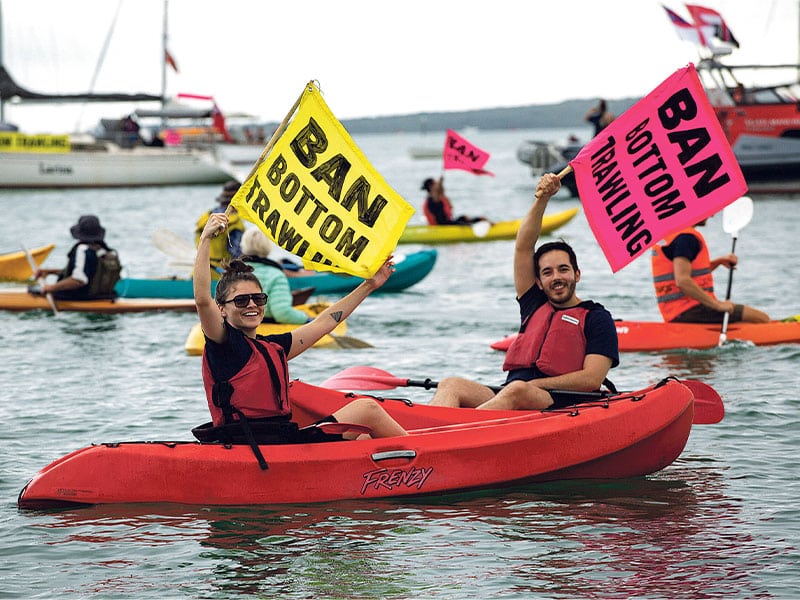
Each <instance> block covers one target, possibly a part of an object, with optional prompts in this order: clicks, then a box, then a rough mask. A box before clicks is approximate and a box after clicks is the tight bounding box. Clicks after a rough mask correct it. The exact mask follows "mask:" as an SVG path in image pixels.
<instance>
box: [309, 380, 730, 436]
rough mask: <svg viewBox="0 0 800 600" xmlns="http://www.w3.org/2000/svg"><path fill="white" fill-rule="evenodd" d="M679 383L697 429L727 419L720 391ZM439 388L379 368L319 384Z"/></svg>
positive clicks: (566, 396) (556, 393)
mask: <svg viewBox="0 0 800 600" xmlns="http://www.w3.org/2000/svg"><path fill="white" fill-rule="evenodd" d="M678 381H680V383H682V384H683V385H685V386H686V387H688V388H689V389H690V390H691V391H692V393H693V394H694V419H693V420H692V423H695V424H697V425H710V424H713V423H719V422H720V421H721V420H722V418H723V417H724V416H725V407H724V405H723V404H722V398H721V397H720V395H719V394H718V393H717V391H716V390H715V389H714V388H713V387H711V386H710V385H708V384H707V383H703V382H702V381H696V380H691V379H680V380H678ZM438 385H439V382H438V381H432V380H431V379H422V380H417V379H406V378H402V377H396V376H394V375H392V374H391V373H389V372H387V371H384V370H382V369H378V368H376V367H348V368H347V369H344V370H343V371H340V372H339V373H337V374H335V375H332V376H331V377H329V378H328V379H326V380H325V381H323V382H322V383H320V384H319V386H320V387H324V388H330V389H336V390H342V389H345V390H391V389H394V388H398V387H421V388H425V389H426V390H430V389H433V388H435V387H437V386H438ZM488 387H489V388H490V389H491V390H492V391H494V392H499V391H500V390H501V389H502V388H501V387H500V386H491V385H490V386H488ZM547 391H548V392H549V393H550V395H551V396H552V397H553V399H554V400H556V401H559V402H561V403H565V402H572V403H578V402H591V401H593V400H604V399H606V398H611V397H613V396H615V395H619V394H622V393H625V392H617V393H616V394H614V393H611V392H578V391H574V390H547Z"/></svg>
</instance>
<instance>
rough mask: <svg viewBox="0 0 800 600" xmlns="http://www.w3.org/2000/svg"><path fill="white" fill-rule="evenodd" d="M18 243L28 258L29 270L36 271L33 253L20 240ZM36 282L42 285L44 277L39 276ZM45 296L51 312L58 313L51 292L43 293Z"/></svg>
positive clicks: (37, 267)
mask: <svg viewBox="0 0 800 600" xmlns="http://www.w3.org/2000/svg"><path fill="white" fill-rule="evenodd" d="M19 245H20V248H22V251H23V252H24V253H25V256H26V257H27V258H28V264H29V265H30V266H31V272H32V273H36V271H37V270H38V269H39V266H38V265H37V264H36V261H35V260H33V254H31V251H30V250H28V248H27V247H26V246H25V244H23V243H22V242H20V243H19ZM38 282H39V284H40V285H42V286H44V277H40V278H39V279H38ZM45 297H46V298H47V302H48V304H50V308H51V309H52V310H53V314H54V315H58V308H56V301H55V300H53V294H45Z"/></svg>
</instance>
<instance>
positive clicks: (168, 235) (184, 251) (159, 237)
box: [153, 229, 197, 266]
mask: <svg viewBox="0 0 800 600" xmlns="http://www.w3.org/2000/svg"><path fill="white" fill-rule="evenodd" d="M153 245H154V246H155V247H156V248H158V249H159V250H161V252H163V253H164V254H166V255H167V256H169V257H170V258H171V259H172V260H173V261H175V262H176V263H181V264H183V263H186V264H188V265H190V266H194V257H195V255H196V254H197V249H196V248H195V247H194V245H193V244H192V243H191V242H190V241H188V240H186V239H184V238H182V237H181V236H179V235H178V234H177V233H175V232H174V231H170V230H169V229H156V230H155V231H154V232H153Z"/></svg>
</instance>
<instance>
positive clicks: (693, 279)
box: [650, 220, 770, 324]
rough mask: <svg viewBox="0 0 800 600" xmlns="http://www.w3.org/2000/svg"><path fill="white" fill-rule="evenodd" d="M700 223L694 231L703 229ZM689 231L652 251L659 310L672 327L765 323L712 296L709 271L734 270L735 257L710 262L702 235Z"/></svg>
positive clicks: (752, 311)
mask: <svg viewBox="0 0 800 600" xmlns="http://www.w3.org/2000/svg"><path fill="white" fill-rule="evenodd" d="M705 224H706V221H705V220H703V221H701V222H700V223H698V224H697V225H695V227H699V226H702V225H705ZM695 227H689V228H687V229H684V230H682V231H679V232H678V233H675V234H673V235H671V236H669V237H668V238H666V239H665V240H664V243H663V244H659V245H656V246H654V247H653V250H652V255H651V261H650V264H651V268H652V271H653V285H654V286H655V292H656V300H657V301H658V309H659V310H660V311H661V316H662V317H664V321H667V322H672V323H720V324H721V323H722V322H723V320H724V317H725V313H728V314H729V317H728V322H729V323H736V322H739V321H746V322H749V323H767V322H768V321H769V320H770V319H769V315H767V314H766V313H764V312H762V311H760V310H758V309H757V308H753V307H752V306H746V305H744V304H734V303H733V302H730V301H729V300H720V299H718V298H717V297H716V296H715V295H714V277H713V276H712V274H711V273H712V271H713V270H714V269H716V268H717V267H718V266H720V265H725V266H726V267H727V268H729V269H731V268H733V267H735V266H736V263H737V262H738V258H737V257H736V255H735V254H733V253H731V254H727V255H725V256H720V257H717V258H715V259H713V260H712V259H711V258H710V255H709V251H708V245H707V244H706V239H705V238H704V237H703V234H702V233H700V232H699V231H698V230H697V229H696V228H695Z"/></svg>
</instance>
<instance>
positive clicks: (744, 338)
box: [491, 315, 800, 352]
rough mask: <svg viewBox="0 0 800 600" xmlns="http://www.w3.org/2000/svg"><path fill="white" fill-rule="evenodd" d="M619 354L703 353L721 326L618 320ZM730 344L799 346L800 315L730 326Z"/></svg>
mask: <svg viewBox="0 0 800 600" xmlns="http://www.w3.org/2000/svg"><path fill="white" fill-rule="evenodd" d="M616 325H617V337H618V338H619V351H620V352H647V351H653V350H675V349H678V348H692V349H696V350H702V349H706V348H715V347H716V346H718V345H719V335H720V332H721V331H722V326H721V325H714V324H704V323H664V322H661V321H616ZM516 336H517V334H516V333H513V334H511V335H507V336H506V337H504V338H503V339H500V340H498V341H496V342H494V343H492V344H491V347H492V348H494V349H495V350H502V351H503V352H505V351H506V350H508V347H509V346H510V345H511V342H513V341H514V338H515V337H516ZM727 337H728V341H731V340H737V341H740V342H750V343H751V344H755V345H756V346H771V345H775V344H792V343H795V344H796V343H800V315H797V316H795V317H791V318H790V319H787V320H783V321H770V322H769V323H731V324H729V325H728V331H727Z"/></svg>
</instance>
